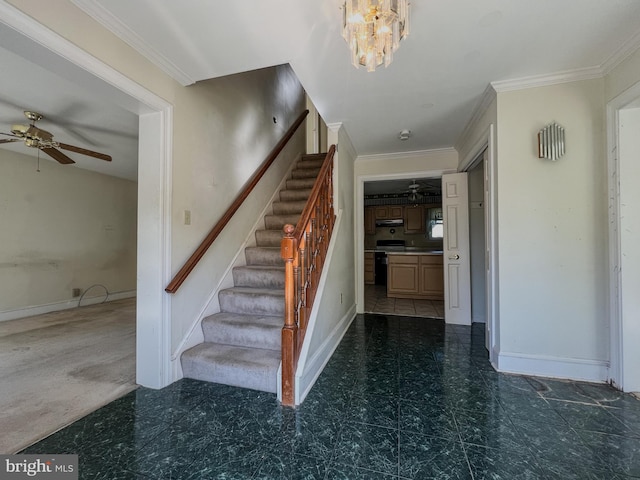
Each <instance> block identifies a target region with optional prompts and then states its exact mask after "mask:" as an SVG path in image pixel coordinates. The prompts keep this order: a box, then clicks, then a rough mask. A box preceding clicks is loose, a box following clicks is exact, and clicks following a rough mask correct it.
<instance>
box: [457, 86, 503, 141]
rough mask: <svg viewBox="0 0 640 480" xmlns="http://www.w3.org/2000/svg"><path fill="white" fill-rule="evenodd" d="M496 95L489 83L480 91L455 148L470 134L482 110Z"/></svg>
mask: <svg viewBox="0 0 640 480" xmlns="http://www.w3.org/2000/svg"><path fill="white" fill-rule="evenodd" d="M496 96H497V93H496V91H495V89H494V88H493V86H492V85H491V84H489V85H487V88H485V89H484V92H482V96H481V97H480V101H479V102H478V103H477V104H476V106H475V108H474V109H473V112H471V117H470V118H469V121H468V122H467V124H466V125H465V126H464V128H463V129H462V133H461V134H460V136H459V137H458V140H457V141H456V143H455V145H454V146H455V148H456V150H458V149H459V147H460V145H461V144H462V143H464V141H465V140H466V139H467V137H468V136H469V135H470V134H471V131H472V130H473V127H474V125H475V124H476V122H478V121H479V120H480V117H482V115H484V112H486V111H487V108H489V105H491V102H493V101H494V100H495V99H496Z"/></svg>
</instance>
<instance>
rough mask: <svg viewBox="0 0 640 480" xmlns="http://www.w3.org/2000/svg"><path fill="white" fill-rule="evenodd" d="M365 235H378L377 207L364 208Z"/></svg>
mask: <svg viewBox="0 0 640 480" xmlns="http://www.w3.org/2000/svg"><path fill="white" fill-rule="evenodd" d="M364 234H365V235H375V234H376V212H375V207H364Z"/></svg>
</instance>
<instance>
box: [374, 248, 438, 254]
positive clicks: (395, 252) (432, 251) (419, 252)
mask: <svg viewBox="0 0 640 480" xmlns="http://www.w3.org/2000/svg"><path fill="white" fill-rule="evenodd" d="M387 255H442V250H431V249H425V250H405V251H404V252H403V251H397V250H396V251H393V252H387Z"/></svg>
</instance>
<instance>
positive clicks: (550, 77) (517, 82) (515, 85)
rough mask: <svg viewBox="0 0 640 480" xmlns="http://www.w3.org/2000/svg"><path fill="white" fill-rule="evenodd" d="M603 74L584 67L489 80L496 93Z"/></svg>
mask: <svg viewBox="0 0 640 480" xmlns="http://www.w3.org/2000/svg"><path fill="white" fill-rule="evenodd" d="M603 75H604V73H603V71H602V68H601V67H600V66H597V67H586V68H576V69H575V70H564V71H562V72H555V73H549V74H544V75H532V76H530V77H521V78H514V79H512V80H499V81H496V82H491V86H492V87H493V88H494V90H495V91H496V92H497V93H503V92H510V91H513V90H524V89H526V88H535V87H546V86H549V85H558V84H560V83H569V82H578V81H580V80H591V79H593V78H601V77H602V76H603Z"/></svg>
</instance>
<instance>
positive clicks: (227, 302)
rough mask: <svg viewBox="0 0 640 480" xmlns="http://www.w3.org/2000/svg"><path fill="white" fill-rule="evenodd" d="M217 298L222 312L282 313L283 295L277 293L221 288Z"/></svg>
mask: <svg viewBox="0 0 640 480" xmlns="http://www.w3.org/2000/svg"><path fill="white" fill-rule="evenodd" d="M218 299H219V300H220V310H221V311H223V312H231V313H242V314H246V315H249V314H255V315H284V297H282V296H279V295H263V294H259V293H253V294H249V293H238V292H230V291H228V290H222V291H221V292H220V293H219V294H218Z"/></svg>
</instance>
